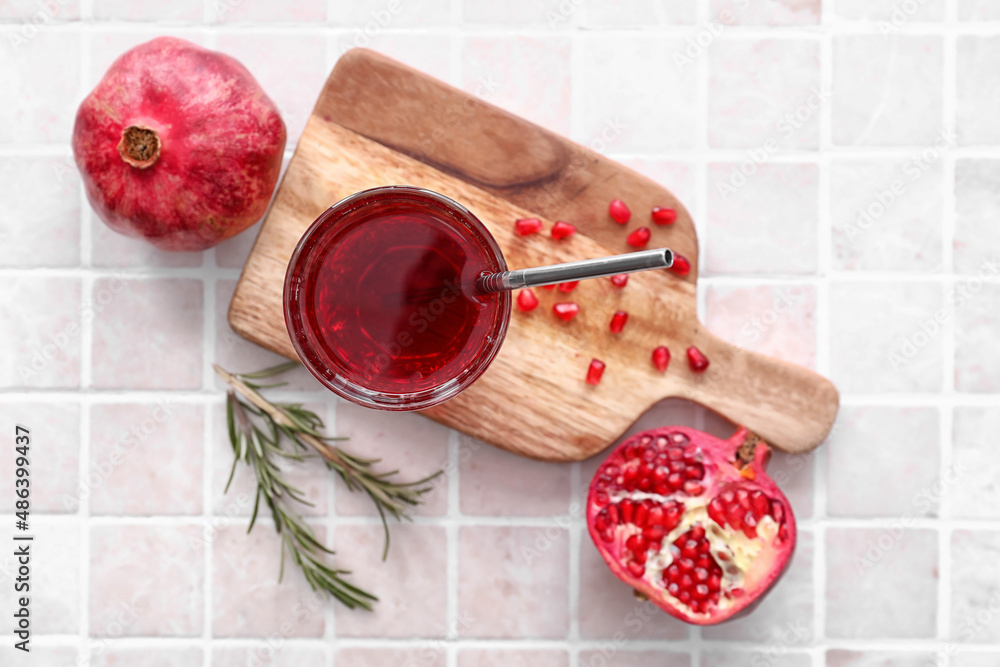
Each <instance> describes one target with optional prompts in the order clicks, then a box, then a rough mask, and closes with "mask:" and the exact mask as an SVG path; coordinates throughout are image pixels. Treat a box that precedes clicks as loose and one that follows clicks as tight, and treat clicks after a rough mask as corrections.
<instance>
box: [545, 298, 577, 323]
mask: <svg viewBox="0 0 1000 667" xmlns="http://www.w3.org/2000/svg"><path fill="white" fill-rule="evenodd" d="M552 312H554V313H555V314H556V317H558V318H559V319H560V320H565V321H566V322H569V321H570V320H571V319H573V318H574V317H576V315H577V313H579V312H580V306H578V305H576V304H575V303H573V302H572V301H567V302H566V303H557V304H556V305H554V306H552Z"/></svg>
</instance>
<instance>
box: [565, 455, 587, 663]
mask: <svg viewBox="0 0 1000 667" xmlns="http://www.w3.org/2000/svg"><path fill="white" fill-rule="evenodd" d="M569 465H570V473H569V480H570V482H569V488H570V494H569V503H568V510H569V511H568V513H567V516H568V519H569V520H568V521H567V530H566V537H567V542H568V546H569V567H568V568H567V573H566V576H567V577H569V582H568V583H569V587H568V591H567V593H568V598H569V599H568V601H567V604H568V605H569V633H568V635H567V643H569V644H574V643H576V642H577V641H578V640H579V639H580V585H581V584H580V568H581V565H580V550H581V549H582V548H583V544H584V536H583V527H582V526H581V525H580V522H579V521H577V520H576V518H577V517H576V515H577V514H582V515H583V516H584V517H586V516H587V512H586V501H585V500H582V499H584V498H586V494H585V492H584V488H585V487H584V483H585V480H584V479H583V470H582V468H583V464H582V463H581V462H580V461H573V462H572V463H571V464H569ZM576 508H579V509H580V511H579V512H577V511H575V510H576Z"/></svg>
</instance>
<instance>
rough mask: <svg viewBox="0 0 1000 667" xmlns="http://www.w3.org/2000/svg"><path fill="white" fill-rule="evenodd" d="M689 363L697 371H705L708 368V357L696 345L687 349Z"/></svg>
mask: <svg viewBox="0 0 1000 667" xmlns="http://www.w3.org/2000/svg"><path fill="white" fill-rule="evenodd" d="M687 357H688V365H689V366H690V367H691V370H693V371H694V372H695V373H704V372H705V369H707V368H708V357H706V356H705V355H704V354H702V352H701V350H699V349H698V348H696V347H695V346H694V345H692V346H691V347H689V348H688V349H687Z"/></svg>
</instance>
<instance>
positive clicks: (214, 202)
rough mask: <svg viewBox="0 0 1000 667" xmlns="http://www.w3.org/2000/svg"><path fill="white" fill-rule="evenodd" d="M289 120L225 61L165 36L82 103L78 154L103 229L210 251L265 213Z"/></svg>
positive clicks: (139, 50) (131, 57)
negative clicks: (104, 223) (104, 226)
mask: <svg viewBox="0 0 1000 667" xmlns="http://www.w3.org/2000/svg"><path fill="white" fill-rule="evenodd" d="M284 149H285V124H284V122H283V121H282V120H281V116H280V115H279V114H278V109H277V108H276V107H275V105H274V103H273V102H272V101H271V100H270V99H269V98H268V97H267V95H265V94H264V91H262V90H261V88H260V86H259V85H258V84H257V82H256V81H255V80H254V78H253V76H251V75H250V73H249V72H248V71H247V70H246V68H244V67H243V66H242V65H241V64H239V63H238V62H236V61H235V60H233V59H232V58H230V57H229V56H226V55H223V54H221V53H216V52H214V51H209V50H207V49H203V48H201V47H200V46H198V45H196V44H192V43H190V42H187V41H185V40H183V39H176V38H173V37H158V38H156V39H154V40H151V41H149V42H146V43H145V44H140V45H139V46H137V47H135V48H134V49H132V50H130V51H127V52H126V53H124V54H122V55H121V56H120V57H119V58H118V59H117V60H116V61H115V62H114V63H113V64H112V65H111V68H110V69H109V70H108V71H107V72H106V73H105V75H104V78H103V79H101V82H100V83H98V84H97V87H96V88H94V90H93V91H92V92H91V93H90V95H88V96H87V97H86V99H84V100H83V103H82V104H81V105H80V109H79V110H78V111H77V114H76V124H75V125H74V127H73V154H74V156H75V157H76V164H77V166H78V167H79V169H80V172H81V174H82V175H83V182H84V185H85V187H86V190H87V197H88V198H89V199H90V203H91V205H92V206H93V207H94V210H95V211H97V214H98V215H99V216H100V217H101V219H102V220H104V222H106V223H107V224H108V226H109V227H111V228H112V229H114V230H116V231H118V232H121V233H122V234H126V235H128V236H135V237H141V238H144V239H146V240H148V241H149V242H150V243H152V244H153V245H155V246H156V247H158V248H160V249H162V250H203V249H205V248H210V247H212V246H214V245H216V244H217V243H219V242H220V241H223V240H225V239H227V238H229V237H230V236H233V235H235V234H238V233H239V232H241V231H243V230H244V229H246V228H247V227H249V226H250V225H252V224H253V223H254V222H255V221H257V220H258V219H260V217H261V216H263V215H264V212H265V211H266V210H267V205H268V202H269V201H270V199H271V192H272V191H273V190H274V186H275V184H276V183H277V181H278V173H279V171H280V169H281V156H282V152H283V151H284Z"/></svg>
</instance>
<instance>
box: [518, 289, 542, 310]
mask: <svg viewBox="0 0 1000 667" xmlns="http://www.w3.org/2000/svg"><path fill="white" fill-rule="evenodd" d="M535 308H538V297H537V296H535V293H534V292H532V291H531V290H530V289H523V290H521V291H520V293H518V295H517V309H518V310H523V311H524V312H528V311H529V310H534V309H535Z"/></svg>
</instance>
